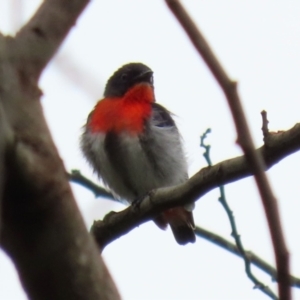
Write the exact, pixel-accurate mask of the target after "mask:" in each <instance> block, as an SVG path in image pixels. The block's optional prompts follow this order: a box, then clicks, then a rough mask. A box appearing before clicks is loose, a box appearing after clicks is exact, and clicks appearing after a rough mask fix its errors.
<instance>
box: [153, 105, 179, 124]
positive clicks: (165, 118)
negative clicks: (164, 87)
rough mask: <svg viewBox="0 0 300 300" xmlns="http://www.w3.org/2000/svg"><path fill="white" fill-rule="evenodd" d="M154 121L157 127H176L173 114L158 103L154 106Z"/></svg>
mask: <svg viewBox="0 0 300 300" xmlns="http://www.w3.org/2000/svg"><path fill="white" fill-rule="evenodd" d="M152 110H153V114H152V119H153V121H154V124H155V126H157V127H176V125H175V122H174V120H173V119H172V117H171V113H170V112H169V111H168V110H167V109H166V108H164V107H163V106H161V105H160V104H158V103H153V104H152Z"/></svg>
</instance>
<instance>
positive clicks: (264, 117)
mask: <svg viewBox="0 0 300 300" xmlns="http://www.w3.org/2000/svg"><path fill="white" fill-rule="evenodd" d="M261 117H262V127H261V130H262V133H263V136H264V140H265V139H267V137H268V136H269V128H268V124H269V121H268V118H267V112H266V111H265V110H263V111H262V112H261Z"/></svg>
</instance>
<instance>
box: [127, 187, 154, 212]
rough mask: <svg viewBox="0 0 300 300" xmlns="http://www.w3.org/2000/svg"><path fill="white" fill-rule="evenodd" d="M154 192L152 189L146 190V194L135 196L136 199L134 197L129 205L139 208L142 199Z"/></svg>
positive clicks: (135, 208)
mask: <svg viewBox="0 0 300 300" xmlns="http://www.w3.org/2000/svg"><path fill="white" fill-rule="evenodd" d="M153 193H154V191H153V190H150V191H149V192H147V193H146V194H144V195H142V196H139V197H137V198H136V199H134V200H133V201H132V203H131V206H132V207H133V209H134V210H138V209H139V208H140V205H141V203H142V201H143V200H144V199H145V198H146V197H151V196H152V194H153Z"/></svg>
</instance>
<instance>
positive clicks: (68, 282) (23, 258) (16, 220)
mask: <svg viewBox="0 0 300 300" xmlns="http://www.w3.org/2000/svg"><path fill="white" fill-rule="evenodd" d="M87 2H88V1H87V0H86V1H83V0H72V1H69V0H45V1H44V2H43V4H42V6H41V7H40V9H39V10H38V12H37V13H36V15H35V16H34V17H33V18H32V19H31V21H30V22H29V23H28V24H27V25H26V26H25V27H24V28H23V29H21V31H20V33H19V34H18V35H17V37H16V39H14V38H11V37H4V36H3V35H1V34H0V104H1V107H2V108H3V111H4V114H5V117H6V120H7V122H8V125H9V128H11V130H12V131H13V136H14V140H13V146H12V147H11V148H12V149H10V151H7V155H6V156H7V157H5V173H6V174H5V175H6V180H5V185H4V187H3V188H4V193H3V199H2V213H1V217H2V228H1V236H0V244H1V247H2V248H3V249H4V250H5V252H6V253H7V254H8V255H9V256H10V258H11V259H12V261H13V263H14V265H15V267H16V269H17V271H18V273H19V277H20V280H21V282H22V285H23V287H24V289H25V291H26V293H27V294H28V298H29V299H33V300H34V299H45V300H47V299H49V300H50V299H51V300H53V299H56V300H65V299H72V300H83V299H84V300H86V299H88V300H96V299H109V300H117V299H120V297H119V294H118V292H117V289H116V287H115V284H114V283H113V281H112V279H111V277H110V274H109V272H108V270H107V268H106V267H105V265H104V262H103V260H102V258H101V256H99V252H98V250H97V247H96V245H95V243H94V241H93V239H92V238H91V236H90V235H89V233H88V232H87V230H86V227H85V224H84V221H83V219H82V216H81V215H80V212H79V209H78V207H77V205H76V201H75V199H74V197H73V194H72V192H71V189H70V185H69V182H68V177H67V175H66V171H65V169H64V166H63V163H62V160H61V159H60V157H59V155H58V151H57V149H56V147H55V145H54V143H53V140H52V138H51V135H50V132H49V129H48V127H47V124H46V121H45V118H44V116H43V109H42V106H41V103H40V99H39V97H40V95H41V92H40V90H39V88H38V86H37V79H38V76H39V74H40V72H41V71H42V69H43V67H45V65H46V64H47V62H48V61H49V59H50V58H51V57H52V56H53V54H54V53H55V51H56V50H57V48H58V46H59V45H60V43H61V42H62V40H63V38H64V37H65V35H66V34H67V33H68V31H69V30H70V28H71V26H72V25H73V24H74V23H75V20H76V18H77V16H78V14H79V13H80V12H81V10H82V9H83V8H84V6H85V5H86V4H87ZM0 117H2V115H0ZM1 120H2V118H1ZM0 128H1V121H0ZM0 135H1V129H0ZM0 137H1V136H0ZM0 159H1V154H0ZM0 163H1V162H0ZM0 175H1V174H0ZM0 181H1V180H0Z"/></svg>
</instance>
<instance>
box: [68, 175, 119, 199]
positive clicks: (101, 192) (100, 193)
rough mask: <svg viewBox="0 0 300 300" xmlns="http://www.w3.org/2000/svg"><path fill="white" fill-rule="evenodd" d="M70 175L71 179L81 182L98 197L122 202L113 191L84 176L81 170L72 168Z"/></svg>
mask: <svg viewBox="0 0 300 300" xmlns="http://www.w3.org/2000/svg"><path fill="white" fill-rule="evenodd" d="M68 176H69V180H70V181H72V182H75V183H79V184H81V185H82V186H84V187H85V188H87V189H88V190H90V191H92V192H93V193H94V194H95V197H96V198H98V197H103V198H106V199H109V200H114V201H117V202H119V203H120V201H119V200H118V199H116V198H115V197H114V196H113V194H112V193H111V192H109V191H107V190H106V189H105V188H103V187H101V186H99V185H97V184H95V183H94V182H93V181H91V180H89V179H88V178H86V177H85V176H83V175H82V174H81V172H80V171H79V170H72V171H71V173H68Z"/></svg>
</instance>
